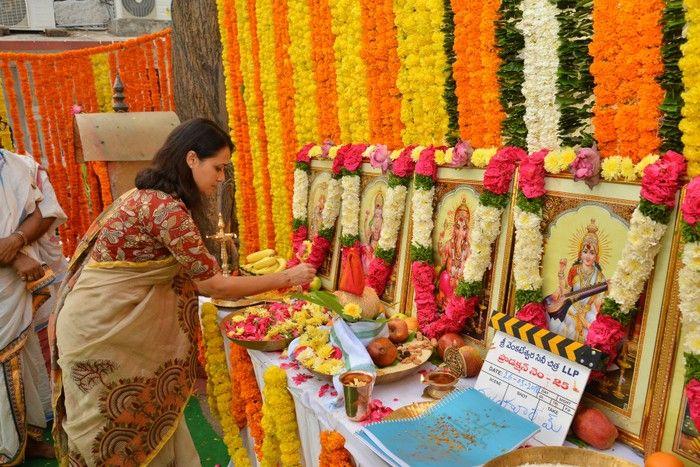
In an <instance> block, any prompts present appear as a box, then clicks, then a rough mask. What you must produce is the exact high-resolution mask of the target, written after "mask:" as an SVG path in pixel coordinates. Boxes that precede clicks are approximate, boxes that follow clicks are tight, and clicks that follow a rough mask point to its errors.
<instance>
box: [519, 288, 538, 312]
mask: <svg viewBox="0 0 700 467" xmlns="http://www.w3.org/2000/svg"><path fill="white" fill-rule="evenodd" d="M542 299H543V297H542V290H541V289H537V290H524V289H520V290H516V291H515V309H516V310H520V309H521V308H522V307H524V306H525V305H527V304H528V303H538V302H541V301H542Z"/></svg>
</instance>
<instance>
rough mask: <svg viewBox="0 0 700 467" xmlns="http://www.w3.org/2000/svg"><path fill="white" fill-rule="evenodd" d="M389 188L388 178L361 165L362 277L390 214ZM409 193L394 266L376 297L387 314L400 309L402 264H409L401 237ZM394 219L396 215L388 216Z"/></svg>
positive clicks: (405, 208) (380, 172)
mask: <svg viewBox="0 0 700 467" xmlns="http://www.w3.org/2000/svg"><path fill="white" fill-rule="evenodd" d="M388 188H389V183H388V177H387V175H385V174H382V171H381V170H380V169H375V168H374V167H372V166H371V165H370V164H367V163H364V164H362V173H361V176H360V253H361V259H362V270H363V271H364V274H365V276H366V275H367V273H368V271H369V267H370V264H371V262H372V258H373V257H374V251H375V250H376V248H377V244H378V242H379V237H380V233H381V230H382V226H383V225H384V221H385V219H387V218H388V216H389V215H390V213H388V212H386V210H385V206H384V203H385V201H386V200H387V190H388ZM410 200H411V193H410V189H409V191H408V192H407V194H406V203H404V205H403V206H401V209H402V211H401V212H400V214H399V215H400V217H401V222H400V223H399V231H398V234H397V237H396V238H397V241H396V246H395V248H396V256H395V259H394V265H393V269H392V272H391V275H390V276H389V280H388V281H387V284H386V288H385V289H384V293H383V294H382V295H381V296H380V297H379V298H380V299H381V301H382V302H383V303H384V305H385V307H386V308H387V309H388V310H391V311H399V310H401V309H403V308H402V307H403V302H402V300H403V299H404V296H405V293H404V292H405V286H406V281H405V280H404V279H403V276H404V274H405V272H406V268H405V265H406V261H408V260H409V248H406V246H405V238H404V237H405V236H406V233H407V230H408V229H407V227H406V225H407V220H408V216H409V211H410V210H409V209H408V208H407V206H408V205H409V204H410ZM391 215H396V213H391Z"/></svg>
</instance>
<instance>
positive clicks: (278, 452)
mask: <svg viewBox="0 0 700 467" xmlns="http://www.w3.org/2000/svg"><path fill="white" fill-rule="evenodd" d="M264 378H265V389H264V390H263V409H262V410H263V420H262V423H263V429H264V430H265V439H264V441H263V448H262V449H263V461H262V465H263V466H277V465H281V466H297V465H301V452H300V451H301V443H300V441H299V435H298V427H297V417H296V412H295V411H294V400H293V399H292V396H291V395H290V394H289V391H288V390H287V373H285V371H284V370H283V369H281V368H280V367H278V366H271V367H269V368H268V369H266V370H265V375H264Z"/></svg>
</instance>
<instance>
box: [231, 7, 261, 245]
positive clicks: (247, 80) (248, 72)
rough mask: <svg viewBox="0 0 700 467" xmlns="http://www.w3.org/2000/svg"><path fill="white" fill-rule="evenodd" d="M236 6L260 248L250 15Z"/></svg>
mask: <svg viewBox="0 0 700 467" xmlns="http://www.w3.org/2000/svg"><path fill="white" fill-rule="evenodd" d="M234 3H235V9H236V21H237V23H238V43H239V45H240V55H241V74H242V76H243V99H244V101H245V107H246V109H248V129H249V131H250V151H251V159H252V163H253V170H252V172H253V179H252V182H253V188H254V190H255V198H256V199H257V200H258V201H259V202H258V203H257V204H256V212H257V215H256V217H257V219H258V226H259V228H258V239H259V247H260V248H264V247H265V246H267V245H268V237H267V229H266V222H265V220H266V219H267V210H266V209H265V203H263V202H262V200H263V199H265V198H266V197H268V196H269V194H267V193H265V191H264V189H263V173H262V172H263V170H267V167H263V166H262V164H261V160H262V148H261V147H260V138H259V125H258V121H259V116H258V114H257V111H256V108H257V104H256V100H255V84H254V78H253V74H254V70H253V40H252V36H251V33H250V19H249V15H248V7H247V2H246V0H234Z"/></svg>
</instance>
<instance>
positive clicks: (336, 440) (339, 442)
mask: <svg viewBox="0 0 700 467" xmlns="http://www.w3.org/2000/svg"><path fill="white" fill-rule="evenodd" d="M318 464H319V467H351V466H352V465H354V464H353V462H352V456H351V455H350V452H348V450H347V449H345V438H344V437H343V435H341V434H340V433H338V432H337V431H322V432H321V454H320V456H319V458H318Z"/></svg>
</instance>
